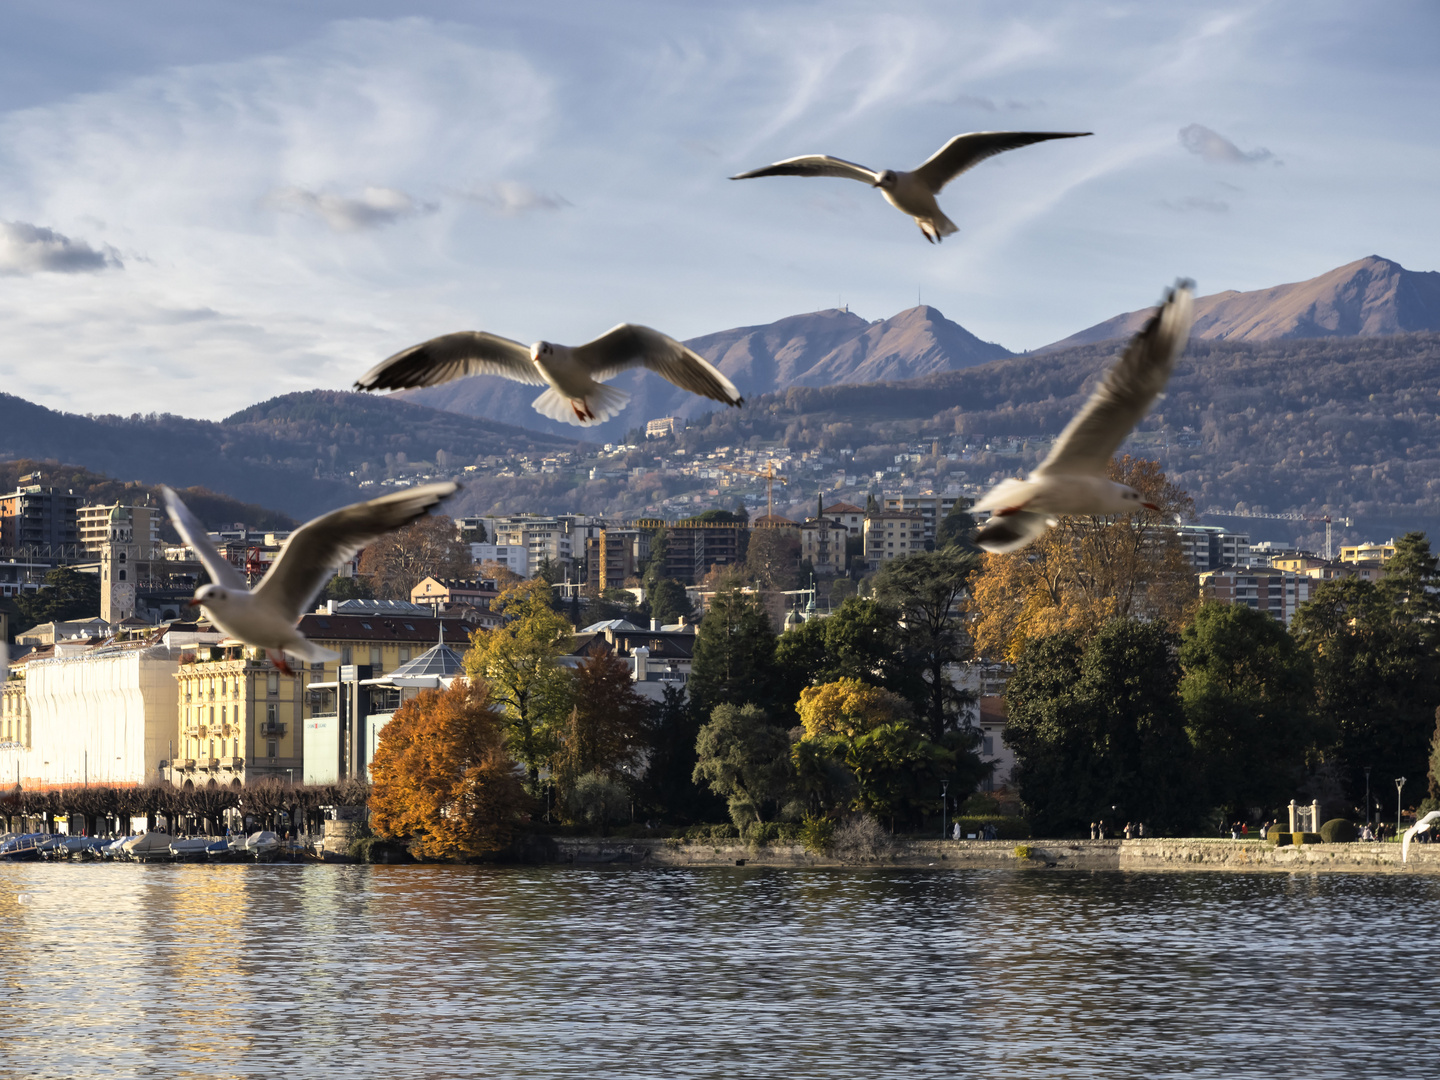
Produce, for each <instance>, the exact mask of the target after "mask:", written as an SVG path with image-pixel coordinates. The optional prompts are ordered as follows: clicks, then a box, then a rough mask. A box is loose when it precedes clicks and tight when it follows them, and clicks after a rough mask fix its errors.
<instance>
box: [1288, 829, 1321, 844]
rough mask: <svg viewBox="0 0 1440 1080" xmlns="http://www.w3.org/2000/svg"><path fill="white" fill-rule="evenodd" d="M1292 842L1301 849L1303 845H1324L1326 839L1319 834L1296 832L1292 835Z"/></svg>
mask: <svg viewBox="0 0 1440 1080" xmlns="http://www.w3.org/2000/svg"><path fill="white" fill-rule="evenodd" d="M1290 842H1291V843H1292V844H1294V845H1295V846H1296V847H1299V846H1300V845H1301V844H1323V843H1324V842H1325V838H1324V837H1322V836H1321V835H1320V834H1319V833H1318V832H1296V833H1291V834H1290Z"/></svg>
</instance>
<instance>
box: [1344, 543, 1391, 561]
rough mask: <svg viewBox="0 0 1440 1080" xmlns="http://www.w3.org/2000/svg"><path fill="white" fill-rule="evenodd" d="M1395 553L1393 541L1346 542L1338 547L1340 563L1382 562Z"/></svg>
mask: <svg viewBox="0 0 1440 1080" xmlns="http://www.w3.org/2000/svg"><path fill="white" fill-rule="evenodd" d="M1394 554H1395V541H1394V540H1387V541H1386V542H1385V543H1383V544H1368V543H1367V544H1348V545H1346V546H1344V547H1342V548H1341V549H1340V561H1341V562H1342V563H1371V562H1373V563H1383V562H1385V561H1386V560H1387V559H1389V558H1390V557H1391V556H1392V555H1394Z"/></svg>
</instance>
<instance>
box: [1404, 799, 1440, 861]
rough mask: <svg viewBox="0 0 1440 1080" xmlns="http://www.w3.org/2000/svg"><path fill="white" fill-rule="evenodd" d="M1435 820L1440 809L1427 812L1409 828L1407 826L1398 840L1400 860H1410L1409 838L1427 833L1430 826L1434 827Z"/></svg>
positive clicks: (1439, 814) (1439, 813)
mask: <svg viewBox="0 0 1440 1080" xmlns="http://www.w3.org/2000/svg"><path fill="white" fill-rule="evenodd" d="M1437 821H1440V810H1431V811H1430V812H1429V813H1428V814H1426V815H1425V816H1424V817H1422V818H1421V819H1420V820H1419V821H1417V822H1415V824H1414V825H1411V826H1410V828H1408V829H1406V830H1405V835H1404V836H1403V837H1402V838H1401V840H1400V861H1401V862H1409V861H1410V841H1411V839H1412V838H1413V837H1416V836H1419V835H1420V834H1421V833H1427V832H1429V831H1430V830H1431V829H1432V828H1434V827H1435V823H1436V822H1437Z"/></svg>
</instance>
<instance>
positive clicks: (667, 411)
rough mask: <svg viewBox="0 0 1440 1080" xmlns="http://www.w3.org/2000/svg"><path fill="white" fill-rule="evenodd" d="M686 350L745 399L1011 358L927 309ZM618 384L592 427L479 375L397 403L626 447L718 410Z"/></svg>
mask: <svg viewBox="0 0 1440 1080" xmlns="http://www.w3.org/2000/svg"><path fill="white" fill-rule="evenodd" d="M685 344H687V345H689V346H690V348H692V349H694V350H695V351H696V352H698V353H699V354H700V355H701V356H703V357H705V359H707V360H709V361H710V362H711V363H712V364H714V365H715V366H716V367H718V368H719V369H720V370H721V371H723V372H724V373H725V374H726V375H727V376H728V377H729V378H730V380H731V381H732V382H733V383H734V384H735V385H736V387H738V388H739V390H740V393H741V394H742V395H743V396H744V397H746V398H753V397H758V396H759V395H761V394H771V393H775V392H776V391H780V390H786V389H788V388H789V387H792V386H835V385H841V384H844V385H848V384H851V383H869V382H879V381H882V380H883V381H895V380H903V379H915V378H920V377H922V376H925V375H933V374H935V373H937V372H941V371H955V370H958V369H960V368H965V367H970V366H972V365H975V364H984V363H988V362H990V361H991V360H999V359H1002V358H1004V357H1007V356H1010V355H1011V353H1010V351H1009V350H1008V349H1006V348H1004V347H1003V346H1000V345H995V344H992V343H990V342H987V341H981V340H980V339H979V338H977V337H976V336H975V335H974V334H972V333H970V331H968V330H966V329H965V328H964V327H963V326H961V325H960V324H959V323H955V322H951V321H950V320H949V319H947V318H945V316H944V315H942V314H941V313H940V312H939V311H937V310H936V309H935V308H933V307H930V306H929V305H921V306H920V307H913V308H909V309H907V310H905V311H902V312H900V313H899V314H898V315H894V316H891V317H890V318H888V319H882V320H878V321H876V322H873V323H872V322H867V321H866V320H864V319H862V318H861V317H860V316H858V315H856V314H854V313H853V312H851V311H848V310H843V309H839V308H831V309H829V310H826V311H814V312H810V313H808V314H805V315H791V316H789V317H787V318H784V319H780V320H778V321H776V322H773V323H766V324H764V325H762V326H741V327H738V328H736V329H734V330H722V331H720V332H719V333H716V334H706V335H704V336H703V337H698V338H691V339H690V340H689V341H687V342H686V343H685ZM611 384H612V385H614V386H617V387H619V388H620V389H622V390H624V391H625V392H626V393H628V394H629V395H630V406H629V408H628V409H626V410H625V412H624V413H623V414H622V415H621V416H619V417H618V418H616V419H614V420H611V421H609V422H608V423H605V424H598V425H596V426H594V427H591V428H585V429H580V428H575V427H572V426H570V425H569V424H560V423H556V422H555V421H553V420H547V419H546V418H545V417H543V416H541V415H540V414H539V413H537V412H536V411H535V410H534V409H533V408H531V406H530V402H531V401H532V400H533V399H534V397H535V394H536V391H535V389H534V388H533V387H530V386H525V385H523V384H521V383H516V382H511V381H510V380H509V379H503V378H500V377H498V376H495V375H473V376H471V377H470V378H467V379H460V380H458V381H456V382H453V383H446V384H445V385H443V386H432V387H427V388H426V389H423V390H406V391H402V392H401V393H399V394H395V395H393V396H394V397H398V398H402V399H404V400H406V401H410V402H413V403H415V404H417V405H428V406H430V407H431V408H435V409H445V410H448V411H450V412H457V413H463V414H464V415H466V416H480V417H486V418H488V419H492V420H493V419H501V418H503V419H505V420H506V421H508V422H509V423H518V424H521V425H523V426H524V427H528V428H531V429H532V430H535V431H544V432H548V433H551V434H555V435H561V436H568V437H570V438H575V437H581V438H585V439H587V440H591V441H599V442H619V441H621V440H622V439H623V437H624V435H625V433H626V432H627V431H629V430H630V429H632V428H634V427H636V426H640V425H643V424H644V423H645V421H646V420H649V419H652V418H654V417H657V416H684V417H687V418H691V417H695V416H700V415H702V414H704V413H708V412H711V411H713V410H714V409H715V408H717V405H716V403H715V402H713V401H710V400H709V399H708V398H701V397H696V396H695V395H694V394H691V393H687V392H686V391H684V390H680V389H678V388H676V387H674V386H672V385H671V384H670V383H667V382H665V381H664V380H663V379H659V378H656V377H655V376H654V375H651V374H649V373H647V372H644V371H629V372H625V373H624V374H622V375H620V376H619V377H618V378H615V379H612V380H611Z"/></svg>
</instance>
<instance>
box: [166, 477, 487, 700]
mask: <svg viewBox="0 0 1440 1080" xmlns="http://www.w3.org/2000/svg"><path fill="white" fill-rule="evenodd" d="M459 487H460V485H459V484H454V483H444V484H426V485H424V486H422V487H416V488H408V489H406V490H404V491H397V492H395V493H394V494H393V495H383V496H381V497H380V498H378V499H371V500H370V501H369V502H362V503H354V504H353V505H351V506H342V507H341V508H340V509H339V510H332V511H330V513H328V514H324V515H322V516H321V517H318V518H316V519H315V520H313V521H310V522H307V523H306V524H304V525H302V526H300V528H298V529H296V530H295V531H294V532H293V533H291V534H290V538H289V539H288V540H286V541H285V545H284V546H283V547H282V548H281V549H280V554H279V555H277V556H275V561H274V562H273V563H271V564H270V569H269V570H267V571H266V573H265V576H264V578H262V579H261V581H260V584H258V585H256V586H255V589H254V591H253V592H252V591H251V590H250V589H249V588H248V587H247V586H246V584H245V579H244V578H242V577H241V576H240V573H239V571H237V570H236V569H235V567H233V566H231V565H230V562H229V560H227V559H226V558H225V557H224V556H223V555H221V554H220V553H219V552H218V551H216V550H215V547H214V546H213V545H212V544H211V543H210V538H209V537H208V536H207V535H206V532H205V526H204V525H202V524H200V522H199V521H198V520H197V519H196V517H195V515H194V514H192V513H190V510H189V508H188V507H187V506H186V505H185V504H184V503H183V502H181V501H180V497H179V496H178V495H176V494H175V492H173V491H171V490H170V489H169V488H168V487H162V488H161V489H160V491H161V494H162V495H164V497H165V510H166V512H167V513H168V514H169V515H170V520H171V522H173V523H174V525H175V530H176V531H177V532H178V533H179V534H180V538H181V539H182V540H184V541H185V544H186V546H187V547H189V549H190V550H191V551H193V552H194V553H195V557H196V558H198V559H199V560H200V562H201V564H202V565H203V566H204V567H205V569H206V571H207V572H208V573H209V574H210V583H209V584H208V585H202V586H200V588H198V589H196V590H195V596H194V598H193V599H192V600H191V601H190V606H191V607H202V608H204V609H205V614H206V615H208V616H209V617H210V621H211V622H212V623H213V624H214V625H215V626H217V627H219V628H220V629H221V630H222V631H224V632H225V633H227V634H229V635H230V636H231V637H233V638H238V639H239V640H240V641H243V642H245V644H247V645H254V646H255V647H256V648H261V649H264V650H265V654H266V655H267V656H269V657H270V661H271V663H273V664H274V665H275V666H276V667H277V668H279V669H280V670H281V671H283V672H285V674H287V675H293V674H294V672H293V671H291V669H290V665H289V664H287V663H286V662H285V653H290V654H291V655H292V656H298V657H299V658H300V659H302V660H309V661H310V662H312V663H316V662H321V661H325V660H335V659H337V658H338V656H339V654H338V653H333V652H331V651H330V650H329V649H323V648H321V647H320V646H319V645H316V644H315V643H314V642H313V641H310V640H308V639H307V638H306V637H305V635H304V634H302V633H300V631H299V630H298V629H297V628H296V624H297V623H298V622H299V621H300V617H301V616H302V615H304V614H305V612H306V611H308V610H309V608H310V605H311V604H313V603H314V602H315V598H316V597H317V596H319V595H320V590H321V589H323V588H324V587H325V583H326V582H327V581H329V580H330V577H331V575H333V574H334V573H335V569H336V567H338V566H339V565H340V564H341V563H342V562H344V561H345V560H346V559H349V558H353V557H354V555H355V553H356V552H357V551H359V550H360V549H361V548H363V547H365V546H366V545H367V544H370V543H373V542H374V541H375V540H378V539H379V538H380V537H382V536H384V535H385V534H386V533H388V532H393V531H394V530H395V529H399V528H401V527H403V526H405V525H408V524H410V522H412V521H415V520H416V519H418V518H421V517H424V516H425V514H426V513H428V512H429V511H430V509H431V508H432V507H434V506H436V505H438V504H439V503H440V502H441V501H442V500H444V499H445V498H447V497H449V496H450V495H453V494H454V493H455V492H456V491H457V490H459Z"/></svg>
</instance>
